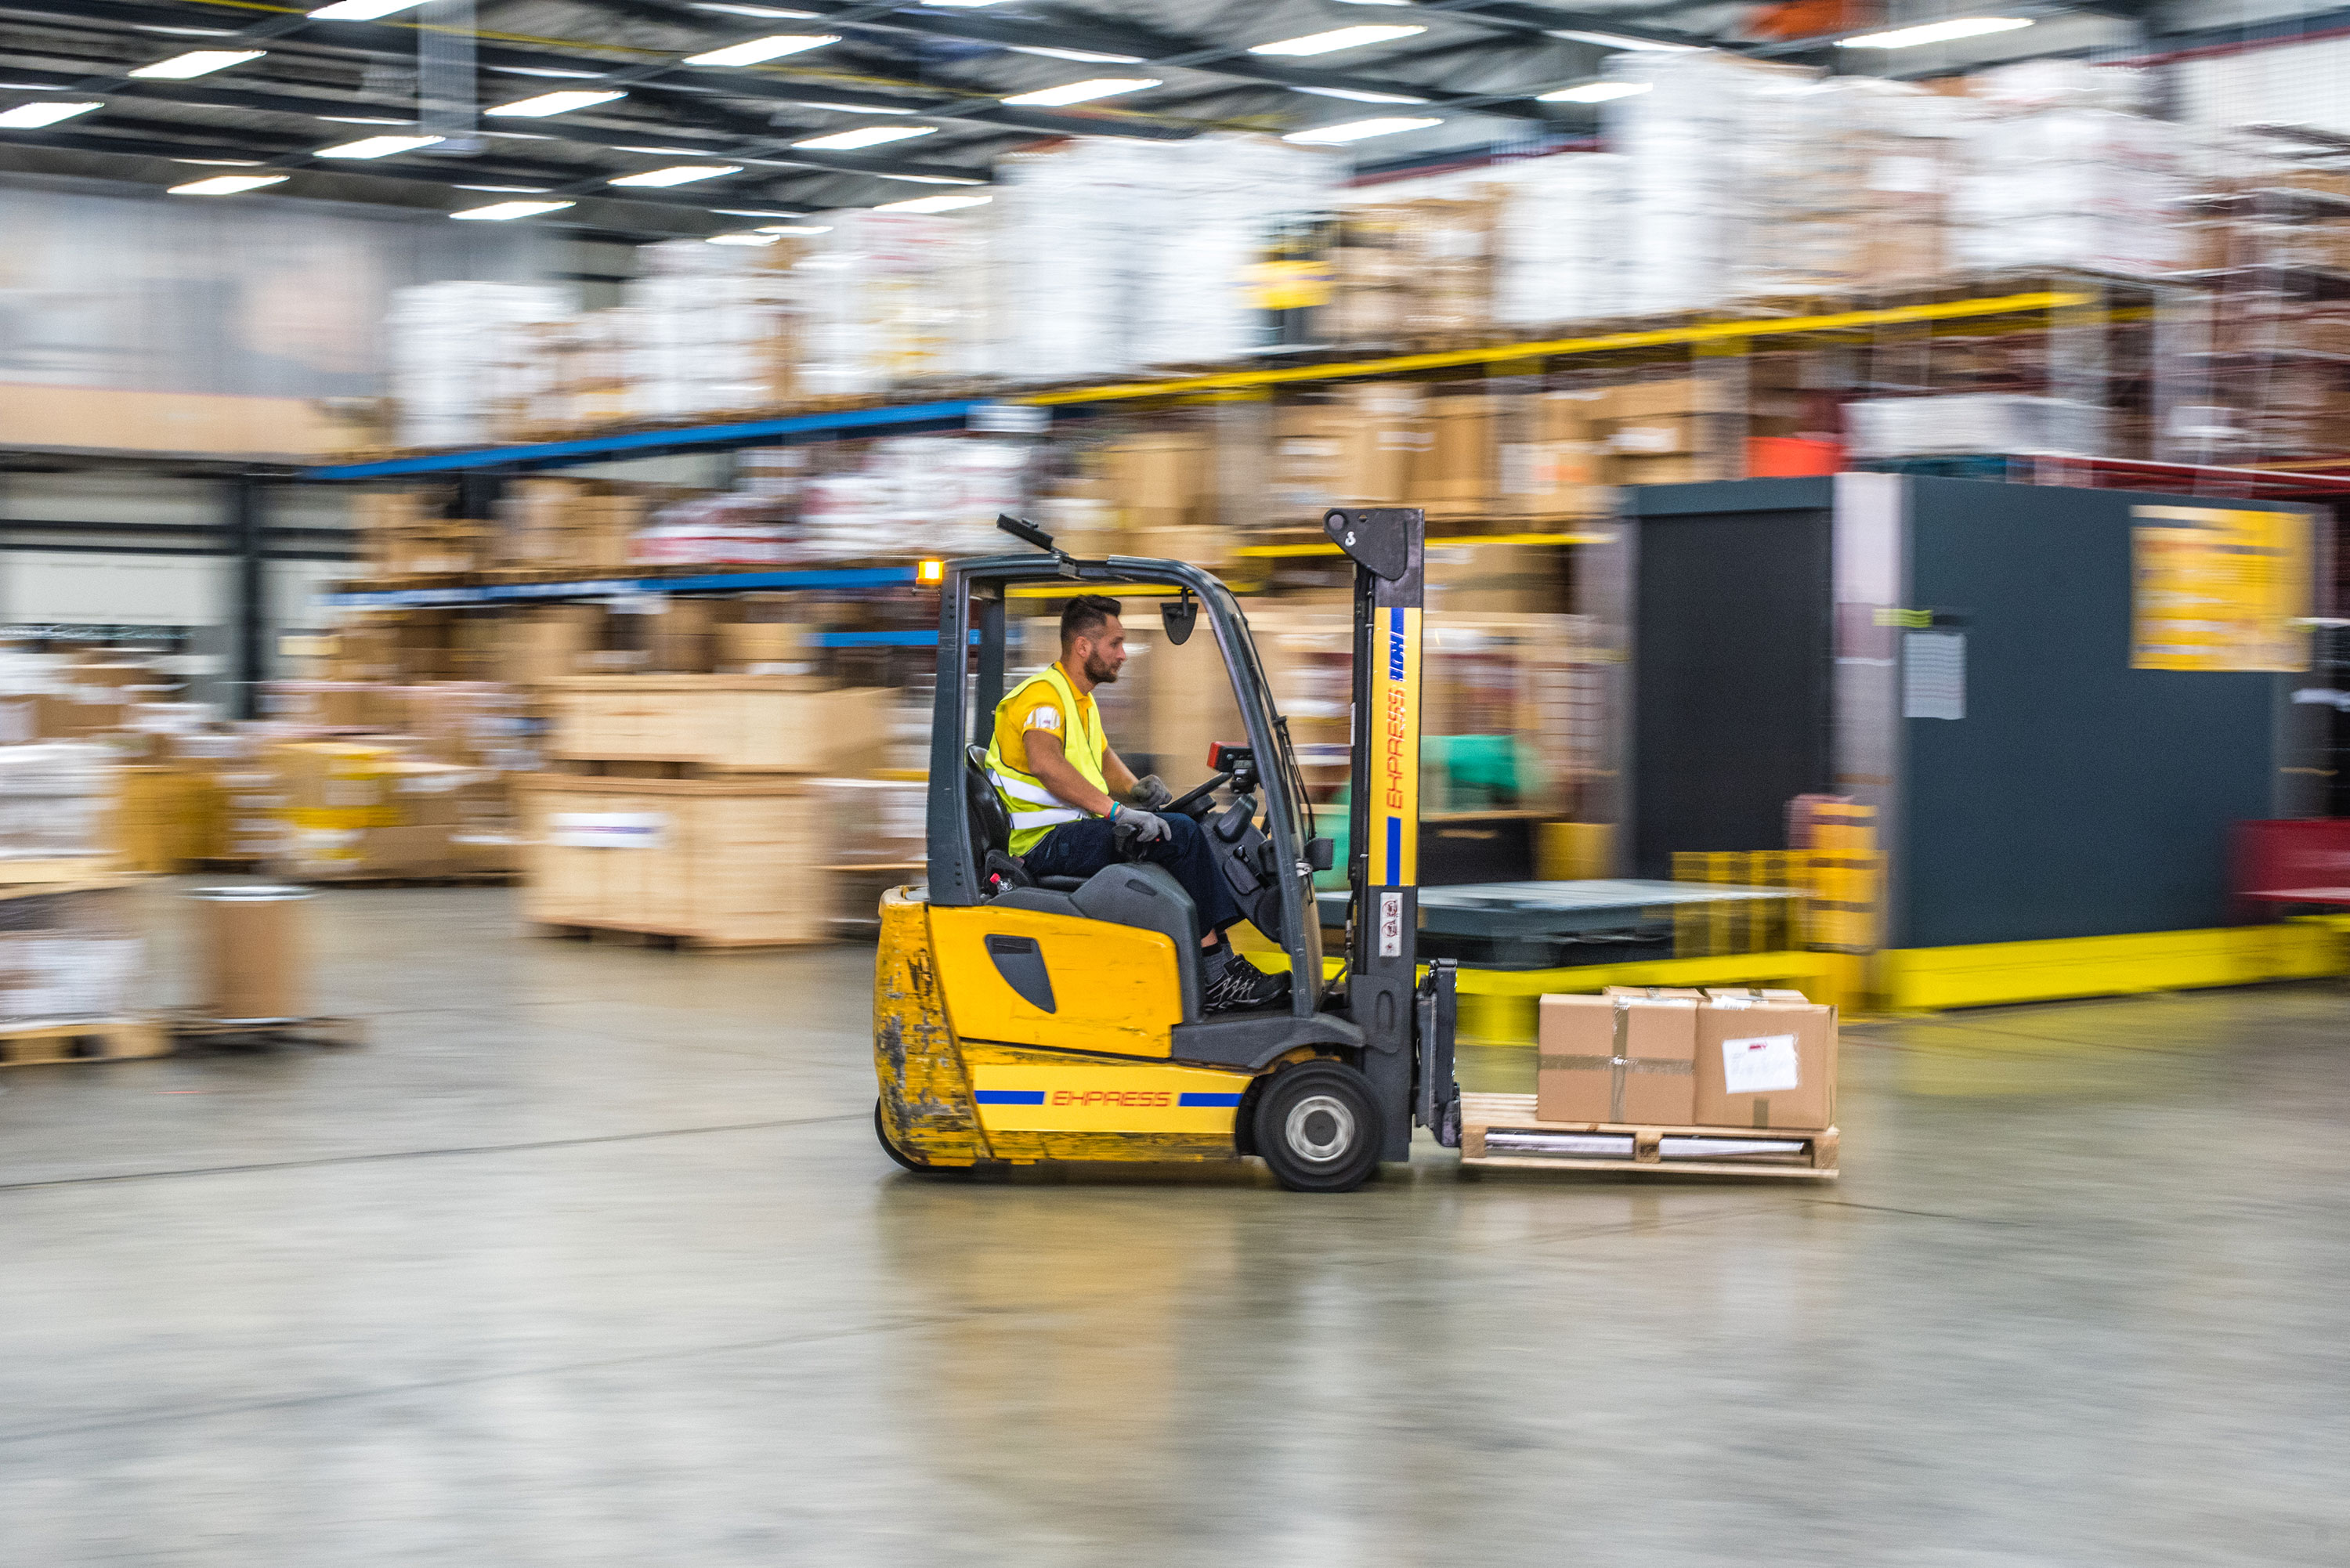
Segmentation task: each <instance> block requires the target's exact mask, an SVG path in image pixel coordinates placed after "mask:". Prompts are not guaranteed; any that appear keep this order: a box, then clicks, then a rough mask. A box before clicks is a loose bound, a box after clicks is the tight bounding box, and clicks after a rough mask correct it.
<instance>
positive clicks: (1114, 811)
mask: <svg viewBox="0 0 2350 1568" xmlns="http://www.w3.org/2000/svg"><path fill="white" fill-rule="evenodd" d="M1102 820H1103V821H1104V822H1116V821H1117V820H1118V802H1116V801H1112V802H1110V803H1109V815H1107V816H1105V817H1103V818H1102Z"/></svg>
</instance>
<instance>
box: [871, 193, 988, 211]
mask: <svg viewBox="0 0 2350 1568" xmlns="http://www.w3.org/2000/svg"><path fill="white" fill-rule="evenodd" d="M993 200H995V198H994V197H993V196H917V197H915V198H914V199H913V200H912V201H910V202H882V203H881V204H880V205H879V206H878V207H876V208H874V209H873V210H874V211H875V212H877V213H951V212H955V211H957V210H959V209H961V208H963V207H984V206H985V205H987V204H988V203H989V202H993Z"/></svg>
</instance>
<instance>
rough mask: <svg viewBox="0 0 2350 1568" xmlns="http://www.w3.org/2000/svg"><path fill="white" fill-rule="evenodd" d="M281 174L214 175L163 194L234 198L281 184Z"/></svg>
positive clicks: (175, 187) (175, 186)
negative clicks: (246, 192)
mask: <svg viewBox="0 0 2350 1568" xmlns="http://www.w3.org/2000/svg"><path fill="white" fill-rule="evenodd" d="M285 181H286V176H285V175H283V174H215V175H213V177H212V178H211V179H209V180H192V181H190V182H188V183H187V184H185V185H174V186H172V188H171V190H170V191H169V192H165V193H166V194H168V195H172V196H234V195H235V194H237V193H238V192H242V191H258V190H260V189H261V188H262V187H263V186H264V185H277V184H282V183H284V182H285Z"/></svg>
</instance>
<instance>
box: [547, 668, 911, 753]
mask: <svg viewBox="0 0 2350 1568" xmlns="http://www.w3.org/2000/svg"><path fill="white" fill-rule="evenodd" d="M815 687H816V682H815V681H814V680H809V679H807V678H806V677H802V676H793V675H583V676H575V677H573V678H571V679H569V680H552V681H548V682H547V683H546V685H545V687H544V688H543V690H544V691H546V695H547V705H548V716H549V718H550V720H551V722H552V726H553V727H552V729H551V730H550V732H549V733H548V736H547V746H546V753H547V755H549V756H550V757H555V758H558V759H562V760H566V761H575V760H576V761H600V762H634V763H692V764H694V765H696V766H699V767H702V768H708V769H712V770H723V769H733V770H737V771H741V772H755V773H781V774H844V773H864V772H867V771H869V770H870V769H872V768H874V767H877V766H879V764H880V762H881V760H882V757H883V755H884V753H886V751H887V748H888V746H889V703H890V693H889V692H888V691H881V690H877V689H874V688H869V687H837V688H834V689H832V690H830V691H822V690H815V689H814V688H815Z"/></svg>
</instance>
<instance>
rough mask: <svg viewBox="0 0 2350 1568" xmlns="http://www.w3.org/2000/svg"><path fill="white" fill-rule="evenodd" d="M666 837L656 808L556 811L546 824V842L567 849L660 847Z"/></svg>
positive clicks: (665, 818) (664, 817) (666, 828)
mask: <svg viewBox="0 0 2350 1568" xmlns="http://www.w3.org/2000/svg"><path fill="white" fill-rule="evenodd" d="M668 838H669V816H668V815H667V814H666V813H663V812H658V811H558V812H555V813H552V814H551V815H549V817H548V819H547V824H546V840H547V842H548V843H550V844H559V845H561V846H564V847H565V848H567V849H659V848H660V847H661V846H663V845H664V844H666V843H667V842H668Z"/></svg>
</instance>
